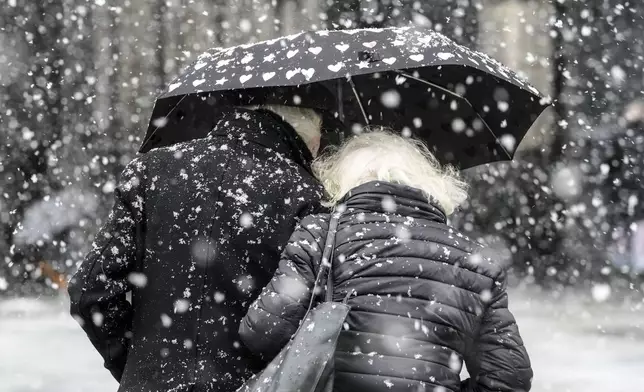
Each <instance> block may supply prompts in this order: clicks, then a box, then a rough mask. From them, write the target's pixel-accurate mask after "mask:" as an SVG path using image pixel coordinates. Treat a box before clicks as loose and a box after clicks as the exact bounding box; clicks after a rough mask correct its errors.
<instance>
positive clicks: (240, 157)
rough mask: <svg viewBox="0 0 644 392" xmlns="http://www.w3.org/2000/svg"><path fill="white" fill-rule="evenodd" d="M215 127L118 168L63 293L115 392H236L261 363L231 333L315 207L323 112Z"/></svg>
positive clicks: (259, 116)
mask: <svg viewBox="0 0 644 392" xmlns="http://www.w3.org/2000/svg"><path fill="white" fill-rule="evenodd" d="M213 125H214V128H213V129H212V131H211V132H210V133H209V135H208V136H207V137H205V138H201V139H196V140H190V141H186V142H182V143H179V144H175V145H172V146H168V147H160V148H156V149H153V150H151V151H149V152H147V153H145V154H142V155H140V156H138V157H137V158H136V159H134V160H133V161H132V162H131V163H130V164H128V165H127V167H126V168H125V170H124V171H123V173H122V175H121V179H120V183H119V186H118V188H117V189H116V190H115V193H114V196H115V204H114V208H113V210H112V213H111V215H110V216H109V218H108V219H107V221H106V222H105V224H104V226H103V228H102V229H101V231H100V232H99V233H98V234H97V236H96V238H95V242H94V245H93V247H92V250H91V251H90V252H89V254H88V255H87V257H86V258H85V260H84V261H83V263H82V264H81V265H80V268H79V270H78V272H77V273H76V274H75V275H74V277H73V278H72V280H71V282H70V284H69V294H70V299H71V313H72V314H73V315H74V317H75V318H76V319H77V320H78V321H79V322H80V323H81V325H82V327H83V329H84V330H85V332H86V333H87V335H88V337H89V338H90V341H91V342H92V343H93V344H94V346H95V347H96V349H97V350H98V351H99V353H100V354H101V355H102V356H103V358H104V360H105V367H106V368H107V369H108V370H110V371H111V373H112V375H113V376H114V378H115V379H116V380H117V381H119V383H120V388H119V391H123V392H124V391H174V392H188V391H192V392H199V391H234V390H235V389H236V388H237V387H239V385H240V383H241V382H242V381H243V379H244V378H245V377H246V376H248V375H250V374H252V372H254V371H256V370H258V369H259V368H261V366H262V365H263V363H262V362H261V361H260V360H258V359H257V358H255V357H254V356H253V355H252V354H251V353H250V352H249V351H248V350H247V349H246V348H245V347H244V346H243V345H242V344H240V338H239V335H238V333H237V328H236V327H231V325H235V326H236V325H237V324H238V323H239V322H240V321H241V318H242V316H243V315H244V314H245V313H246V310H247V308H248V305H249V304H250V303H251V301H252V299H254V298H255V297H256V296H257V295H258V294H259V292H260V289H261V287H263V286H264V285H265V284H267V283H268V282H269V280H270V279H271V277H272V276H273V272H274V271H275V270H276V268H277V265H278V262H279V260H280V254H281V252H282V250H283V249H284V246H285V245H286V243H287V241H288V238H289V236H290V235H291V233H292V231H293V229H294V227H295V225H296V222H297V221H298V220H299V219H300V218H302V217H304V216H305V215H307V214H311V213H313V212H315V211H316V209H317V208H319V207H320V199H321V197H322V187H321V186H320V184H319V182H318V181H317V180H316V179H315V178H314V176H313V174H312V171H311V162H312V161H313V158H314V157H315V156H316V154H317V152H318V149H319V147H320V136H321V135H320V134H321V118H320V114H319V113H318V112H316V111H314V110H312V109H307V108H295V107H288V106H265V107H255V108H231V109H230V110H229V111H224V112H223V114H222V116H221V118H219V120H218V122H217V123H216V124H213ZM128 293H131V298H132V301H131V303H130V302H129V301H128V300H127V298H126V296H127V295H128Z"/></svg>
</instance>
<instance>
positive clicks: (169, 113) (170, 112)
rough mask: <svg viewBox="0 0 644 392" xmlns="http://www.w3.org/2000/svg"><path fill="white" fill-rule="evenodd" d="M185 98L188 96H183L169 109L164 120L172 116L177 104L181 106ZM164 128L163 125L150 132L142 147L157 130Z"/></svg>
mask: <svg viewBox="0 0 644 392" xmlns="http://www.w3.org/2000/svg"><path fill="white" fill-rule="evenodd" d="M187 96H188V94H184V95H183V97H181V99H180V100H179V102H177V103H176V104H175V105H174V106H173V107H172V109H170V111H169V112H168V113H167V114H166V115H165V116H164V118H168V116H169V115H171V114H172V112H174V110H175V109H176V108H177V107H178V106H179V104H181V102H183V100H184V99H186V97H187ZM164 126H165V125H163V126H158V127H156V128H154V131H152V133H151V134H150V137H148V138H147V139H145V140H144V141H143V145H145V144H146V143H147V142H148V140H150V139H152V137H153V136H154V135H155V134H156V133H157V131H158V130H159V128H163V127H164Z"/></svg>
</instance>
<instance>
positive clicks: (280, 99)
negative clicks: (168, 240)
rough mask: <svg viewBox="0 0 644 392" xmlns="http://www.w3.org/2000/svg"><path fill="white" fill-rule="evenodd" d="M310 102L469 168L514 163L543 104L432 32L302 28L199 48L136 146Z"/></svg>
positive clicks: (516, 80) (500, 69)
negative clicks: (221, 120)
mask: <svg viewBox="0 0 644 392" xmlns="http://www.w3.org/2000/svg"><path fill="white" fill-rule="evenodd" d="M257 104H286V105H299V106H304V107H310V108H316V109H319V110H321V111H323V112H324V113H326V114H327V115H328V117H329V118H337V119H339V120H341V121H342V122H343V123H344V124H345V125H346V126H347V128H348V129H352V130H354V131H359V130H360V129H362V127H364V126H366V125H380V126H386V127H389V128H392V129H394V130H396V131H400V132H403V134H409V135H412V134H413V135H414V136H416V137H418V138H420V139H422V140H424V141H425V142H426V143H427V144H428V145H429V146H430V147H431V148H432V149H433V150H434V152H435V153H436V156H437V157H438V158H439V159H440V160H441V161H442V162H444V163H452V164H455V165H457V166H460V167H461V168H467V167H471V166H475V165H478V164H482V163H487V162H492V161H498V160H508V159H512V157H513V154H514V150H515V148H516V146H517V145H518V144H519V142H520V141H521V139H522V138H523V136H524V135H525V134H526V133H527V131H528V129H529V128H530V126H531V125H532V124H533V122H534V121H535V120H536V119H537V117H538V116H539V115H540V114H541V112H542V111H543V110H544V109H545V108H546V107H547V106H548V105H549V101H548V100H547V99H545V98H544V97H543V96H541V95H540V94H539V92H538V91H537V89H535V88H534V87H532V86H531V85H530V84H528V83H527V82H525V81H524V80H523V79H522V78H520V77H519V76H518V75H516V74H515V73H514V72H512V71H511V70H510V69H508V68H507V67H505V66H503V65H502V64H500V63H499V62H497V61H495V60H493V59H491V58H489V57H488V56H486V55H485V54H482V53H480V52H476V51H473V50H470V49H468V48H466V47H464V46H461V45H458V44H456V43H454V42H453V41H451V40H450V39H448V38H446V37H445V36H443V35H441V34H439V33H437V32H435V31H433V30H429V29H425V28H415V27H404V28H387V29H360V30H338V31H317V32H309V33H300V34H295V35H291V36H287V37H282V38H278V39H273V40H268V41H264V42H260V43H256V44H247V45H240V46H235V47H231V48H227V49H213V50H210V51H208V52H206V53H204V54H202V55H201V56H200V57H199V58H198V60H197V61H196V62H195V63H194V64H192V66H190V67H188V69H187V71H186V72H185V73H184V74H183V75H181V76H180V77H179V78H177V79H176V80H175V81H174V82H173V83H171V84H170V85H169V87H168V90H167V92H165V93H164V94H163V95H162V96H161V97H159V98H158V100H157V102H156V104H155V108H154V111H153V114H152V119H151V121H150V126H149V128H148V132H147V135H146V138H145V140H144V143H143V145H142V147H141V152H146V151H148V150H149V149H151V148H154V147H158V146H163V145H168V144H171V143H175V142H177V141H181V140H187V139H191V138H195V137H202V136H204V135H205V134H206V133H207V132H208V131H209V130H210V128H211V127H212V126H213V124H214V121H215V120H216V118H217V116H218V114H219V113H220V112H221V111H224V110H226V109H225V108H226V107H227V106H237V105H257Z"/></svg>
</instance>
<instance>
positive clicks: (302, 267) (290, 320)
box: [239, 218, 320, 360]
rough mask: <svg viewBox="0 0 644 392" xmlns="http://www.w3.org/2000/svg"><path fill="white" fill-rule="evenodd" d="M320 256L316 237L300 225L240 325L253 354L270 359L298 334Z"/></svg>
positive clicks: (243, 336)
mask: <svg viewBox="0 0 644 392" xmlns="http://www.w3.org/2000/svg"><path fill="white" fill-rule="evenodd" d="M305 220H306V218H305V219H304V220H303V221H302V223H304V221H305ZM319 257H320V256H319V250H318V244H317V242H316V240H315V238H314V237H313V235H312V234H311V233H310V232H309V231H308V230H306V229H305V228H304V227H303V226H302V225H298V226H297V227H296V229H295V231H294V232H293V234H292V235H291V238H290V240H289V242H288V244H287V245H286V248H285V249H284V252H283V253H282V257H281V260H280V263H279V267H278V269H277V271H276V272H275V275H274V276H273V279H272V280H271V281H270V283H269V284H268V285H267V286H266V287H264V289H263V290H262V293H261V294H260V295H259V297H258V298H257V299H256V300H255V302H254V303H253V304H252V305H251V306H250V308H249V310H248V313H247V314H246V316H245V317H244V318H243V320H242V322H241V324H240V327H239V335H240V337H241V340H242V342H243V343H244V344H245V345H246V347H248V348H249V349H250V350H251V351H252V352H253V353H255V354H258V355H260V356H262V357H263V359H265V360H271V359H272V358H274V357H275V356H276V355H277V354H279V352H280V350H281V349H282V348H283V347H284V346H285V345H286V343H288V341H289V339H290V338H291V336H292V335H293V334H294V333H295V331H296V330H297V328H298V326H299V325H300V322H301V321H302V319H303V318H304V316H305V314H306V311H307V309H308V305H309V301H310V299H311V293H312V290H313V287H314V285H315V272H314V269H313V262H314V261H315V260H317V259H319Z"/></svg>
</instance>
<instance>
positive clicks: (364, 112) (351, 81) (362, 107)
mask: <svg viewBox="0 0 644 392" xmlns="http://www.w3.org/2000/svg"><path fill="white" fill-rule="evenodd" d="M347 80H348V81H349V84H350V85H351V90H353V94H354V95H355V96H356V100H357V101H358V106H360V111H361V112H362V116H363V117H364V121H365V122H366V123H367V125H370V124H369V117H367V112H366V111H365V110H364V106H362V101H361V100H360V95H359V94H358V90H357V89H356V85H355V84H354V83H353V79H351V75H347Z"/></svg>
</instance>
